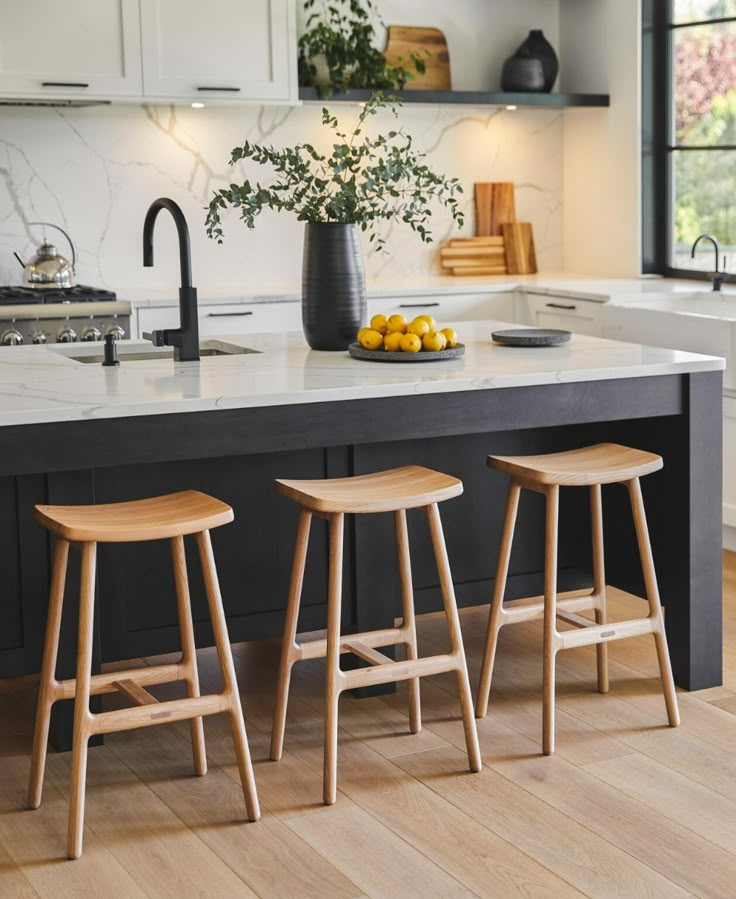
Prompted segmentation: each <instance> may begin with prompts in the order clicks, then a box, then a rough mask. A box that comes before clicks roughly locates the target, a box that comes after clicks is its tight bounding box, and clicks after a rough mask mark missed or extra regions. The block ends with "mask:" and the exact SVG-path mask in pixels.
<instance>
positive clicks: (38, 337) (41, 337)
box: [31, 331, 46, 343]
mask: <svg viewBox="0 0 736 899" xmlns="http://www.w3.org/2000/svg"><path fill="white" fill-rule="evenodd" d="M31 343H46V335H45V334H44V333H43V331H36V333H35V334H34V335H33V336H32V337H31Z"/></svg>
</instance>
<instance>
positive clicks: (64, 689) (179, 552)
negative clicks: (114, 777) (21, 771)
mask: <svg viewBox="0 0 736 899" xmlns="http://www.w3.org/2000/svg"><path fill="white" fill-rule="evenodd" d="M36 517H37V518H38V520H39V521H40V522H41V524H42V525H43V526H44V527H46V528H48V530H50V531H52V532H53V533H54V534H55V535H56V541H55V544H56V545H55V548H54V565H53V571H52V577H51V591H50V596H49V608H48V620H47V624H46V636H45V639H44V647H43V665H42V669H41V682H40V689H39V694H38V707H37V710H36V728H35V733H34V737H33V754H32V757H31V775H30V780H29V786H28V805H29V807H30V808H38V807H39V805H40V804H41V794H42V791H43V778H44V770H45V767H46V752H47V743H48V735H49V721H50V717H51V708H52V706H53V704H54V703H55V702H57V700H59V699H73V700H74V733H73V748H72V783H71V795H70V801H69V830H68V838H67V840H68V842H67V855H68V856H69V858H79V856H80V855H81V853H82V837H83V830H84V800H85V791H86V786H85V782H86V775H87V746H88V742H89V739H90V737H92V736H94V735H96V734H107V733H115V732H117V731H122V730H130V729H132V728H137V727H149V726H151V725H154V724H167V723H171V722H174V721H186V720H188V721H190V727H191V736H192V754H193V757H194V772H195V774H197V775H204V774H206V773H207V756H206V753H205V744H204V729H203V725H202V720H203V716H205V715H215V714H218V713H221V712H222V713H225V714H227V715H228V717H229V718H230V725H231V728H232V734H233V742H234V744H235V755H236V757H237V761H238V768H239V771H240V781H241V784H242V786H243V795H244V798H245V806H246V812H247V815H248V818H249V819H250V820H251V821H255V820H257V819H258V817H259V816H260V811H259V807H258V795H257V793H256V784H255V779H254V777H253V766H252V764H251V758H250V751H249V749H248V740H247V737H246V733H245V722H244V720H243V710H242V707H241V704H240V693H239V692H238V683H237V679H236V675H235V666H234V664H233V657H232V652H231V649H230V641H229V639H228V634H227V623H226V621H225V613H224V611H223V607H222V596H221V595H220V587H219V583H218V578H217V569H216V567H215V559H214V556H213V553H212V542H211V540H210V533H209V529H210V528H213V527H217V526H218V525H221V524H227V523H228V522H230V521H232V520H233V510H232V509H231V508H230V506H228V505H226V504H225V503H222V502H220V501H219V500H217V499H213V498H212V497H211V496H207V495H206V494H204V493H199V492H197V491H196V490H186V491H183V492H182V493H173V494H171V495H169V496H157V497H153V498H151V499H143V500H137V501H135V502H127V503H111V504H108V505H100V506H36ZM188 534H191V535H193V538H194V541H195V543H196V545H197V549H198V551H199V559H200V565H201V570H202V575H203V580H204V587H205V594H206V596H207V604H208V607H209V612H210V620H211V622H212V631H213V634H214V643H215V646H216V648H217V659H218V663H219V668H220V674H221V677H222V689H221V690H220V692H219V693H212V694H210V695H205V696H202V695H200V688H199V673H198V671H197V654H196V647H195V643H194V624H193V621H192V610H191V606H190V600H189V581H188V577H187V560H186V554H185V549H184V536H185V535H188ZM164 538H168V539H169V540H170V541H171V558H172V564H173V570H174V587H175V593H176V605H177V611H178V615H179V632H180V636H181V649H182V654H181V658H180V659H179V660H178V661H174V662H168V663H165V664H160V665H144V666H143V667H140V668H128V669H126V670H116V671H106V672H103V673H101V674H92V643H93V635H94V616H95V583H96V579H97V544H98V543H121V542H129V541H145V540H161V539H164ZM70 547H73V548H75V549H77V550H79V552H80V555H81V586H80V591H79V637H78V643H77V666H76V677H74V678H70V679H68V680H58V679H57V677H56V661H57V656H58V651H59V633H60V630H61V617H62V609H63V604H64V588H65V581H66V572H67V561H68V558H69V549H70ZM103 603H104V597H102V599H101V602H100V606H101V607H102V606H103ZM174 681H183V682H184V684H185V685H186V697H184V698H181V699H169V700H165V701H159V700H158V699H157V698H156V697H155V696H154V695H153V694H151V693H149V691H148V690H147V689H146V687H148V686H152V685H155V684H166V683H171V682H174ZM115 691H117V692H118V693H120V694H121V695H122V696H123V697H125V699H127V700H128V702H129V704H130V705H129V706H128V707H125V708H121V709H112V710H110V711H102V712H95V713H92V712H91V711H90V696H96V695H99V694H100V693H114V692H115Z"/></svg>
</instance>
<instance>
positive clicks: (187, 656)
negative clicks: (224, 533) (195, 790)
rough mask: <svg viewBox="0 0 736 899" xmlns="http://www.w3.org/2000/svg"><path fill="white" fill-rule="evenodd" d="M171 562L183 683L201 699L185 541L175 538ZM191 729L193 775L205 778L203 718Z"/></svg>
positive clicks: (181, 538) (189, 693)
mask: <svg viewBox="0 0 736 899" xmlns="http://www.w3.org/2000/svg"><path fill="white" fill-rule="evenodd" d="M171 559H172V563H173V567H174V583H175V584H176V606H177V609H178V612H179V632H180V634H181V665H182V668H183V669H184V672H185V677H184V681H185V683H186V686H187V696H189V697H192V696H199V695H200V692H199V671H198V670H197V648H196V646H195V644H194V625H193V623H192V605H191V600H190V598H189V579H188V577H187V559H186V555H185V552H184V538H183V537H173V538H172V540H171ZM190 727H191V732H192V753H193V755H194V773H195V774H196V775H198V776H199V777H202V776H204V775H205V774H206V773H207V752H206V750H205V745H204V724H203V721H202V718H192V720H191V722H190Z"/></svg>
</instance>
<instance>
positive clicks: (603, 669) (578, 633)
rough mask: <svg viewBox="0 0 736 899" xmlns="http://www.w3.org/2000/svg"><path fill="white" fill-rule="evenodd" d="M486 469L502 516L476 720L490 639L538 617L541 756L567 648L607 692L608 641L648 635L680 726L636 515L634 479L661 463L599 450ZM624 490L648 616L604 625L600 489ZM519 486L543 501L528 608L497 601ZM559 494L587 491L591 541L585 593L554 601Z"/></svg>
mask: <svg viewBox="0 0 736 899" xmlns="http://www.w3.org/2000/svg"><path fill="white" fill-rule="evenodd" d="M488 465H489V467H490V468H495V469H497V470H498V471H503V472H505V473H506V474H509V475H510V476H511V486H510V488H509V494H508V500H507V503H506V517H505V519H504V525H503V532H502V535H501V550H500V555H499V559H498V568H497V571H496V581H495V584H494V589H493V599H492V602H491V611H490V617H489V621H488V634H487V637H486V647H485V653H484V656H483V668H482V671H481V678H480V688H479V690H478V699H477V703H476V715H477V716H478V717H479V718H482V717H483V716H484V715H485V714H486V712H487V711H488V697H489V694H490V691H491V676H492V674H493V662H494V658H495V654H496V644H497V641H498V632H499V630H500V629H501V627H502V626H503V625H504V624H513V623H515V622H519V621H530V620H532V619H534V618H541V617H544V701H543V725H542V727H543V749H544V753H545V755H550V754H551V753H552V752H554V742H555V736H554V731H555V724H554V714H555V707H554V706H555V658H556V656H557V652H558V651H559V650H560V649H571V648H573V647H575V646H590V645H592V644H595V645H596V652H597V659H598V689H599V690H600V692H601V693H607V692H608V655H607V646H606V644H607V643H608V642H610V641H611V640H621V639H623V638H625V637H636V636H639V635H640V634H652V635H653V637H654V641H655V644H656V647H657V658H658V659H659V670H660V675H661V679H662V689H663V691H664V697H665V702H666V704H667V716H668V718H669V723H670V725H671V726H672V727H676V726H677V725H678V724H679V723H680V713H679V711H678V707H677V695H676V693H675V683H674V680H673V678H672V668H671V665H670V657H669V652H668V651H667V638H666V636H665V630H664V618H663V616H662V605H661V603H660V600H659V590H658V588H657V577H656V574H655V570H654V561H653V559H652V549H651V545H650V542H649V531H648V530H647V520H646V516H645V514H644V503H643V500H642V495H641V485H640V483H639V478H640V477H642V476H644V475H647V474H650V473H651V472H653V471H659V469H660V468H662V458H661V456H656V455H654V454H653V453H647V452H643V451H642V450H636V449H631V448H629V447H626V446H619V445H617V444H614V443H600V444H597V445H596V446H589V447H583V448H581V449H576V450H571V451H569V452H563V453H549V454H547V455H542V456H489V457H488ZM613 483H622V484H625V485H626V487H627V489H628V491H629V497H630V500H631V509H632V513H633V516H634V526H635V529H636V538H637V542H638V545H639V555H640V557H641V565H642V571H643V574H644V583H645V585H646V592H647V600H648V602H649V615H648V616H647V617H646V618H640V619H634V620H631V621H617V622H615V623H611V624H609V623H607V620H606V581H605V571H604V558H603V507H602V501H601V485H602V484H613ZM522 487H525V488H527V489H528V490H535V491H536V492H538V493H542V494H544V496H545V498H546V504H547V513H546V538H545V563H544V600H543V602H530V601H529V600H518V601H516V602H513V603H510V604H505V603H504V601H503V598H504V592H505V588H506V578H507V575H508V570H509V559H510V557H511V543H512V540H513V536H514V526H515V523H516V512H517V509H518V505H519V494H520V492H521V489H522ZM560 487H588V488H590V509H591V521H592V535H593V589H592V591H591V592H590V593H589V594H587V595H584V596H576V597H573V598H565V599H558V597H557V520H558V503H559V492H560ZM585 609H594V610H595V624H594V623H593V622H591V621H590V620H589V619H587V618H585V617H583V616H582V615H578V614H577V613H578V612H580V611H583V610H585ZM557 619H559V620H560V621H564V622H566V623H567V624H570V625H573V626H574V627H575V628H576V630H565V631H558V630H557Z"/></svg>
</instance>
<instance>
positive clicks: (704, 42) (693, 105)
mask: <svg viewBox="0 0 736 899" xmlns="http://www.w3.org/2000/svg"><path fill="white" fill-rule="evenodd" d="M735 2H736V0H735ZM674 88H675V89H674V94H675V96H674V102H675V140H676V142H677V143H678V144H695V145H700V146H702V145H705V146H717V145H722V144H736V23H735V22H729V23H725V24H721V25H700V26H696V27H695V28H678V29H677V30H676V31H675V78H674Z"/></svg>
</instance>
